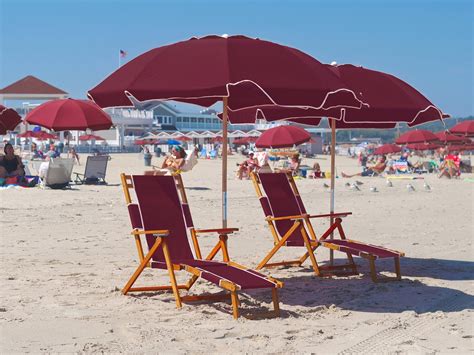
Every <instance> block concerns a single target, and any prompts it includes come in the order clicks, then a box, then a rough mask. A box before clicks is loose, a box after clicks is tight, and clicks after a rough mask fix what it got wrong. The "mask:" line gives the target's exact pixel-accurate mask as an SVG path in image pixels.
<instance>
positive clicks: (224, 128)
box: [222, 97, 228, 228]
mask: <svg viewBox="0 0 474 355" xmlns="http://www.w3.org/2000/svg"><path fill="white" fill-rule="evenodd" d="M222 105H223V109H222V112H223V115H222V228H227V119H228V118H227V97H223V98H222Z"/></svg>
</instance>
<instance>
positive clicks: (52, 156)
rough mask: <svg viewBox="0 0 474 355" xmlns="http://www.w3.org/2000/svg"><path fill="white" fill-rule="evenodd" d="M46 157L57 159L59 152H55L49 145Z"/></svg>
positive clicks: (53, 147) (52, 146) (52, 145)
mask: <svg viewBox="0 0 474 355" xmlns="http://www.w3.org/2000/svg"><path fill="white" fill-rule="evenodd" d="M46 155H47V156H48V157H50V158H57V157H59V156H60V154H59V152H58V151H57V150H56V147H55V146H54V144H50V145H49V150H48V151H47V152H46Z"/></svg>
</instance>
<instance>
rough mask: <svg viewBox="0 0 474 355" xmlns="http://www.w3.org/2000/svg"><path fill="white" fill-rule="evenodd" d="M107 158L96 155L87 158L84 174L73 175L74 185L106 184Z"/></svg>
mask: <svg viewBox="0 0 474 355" xmlns="http://www.w3.org/2000/svg"><path fill="white" fill-rule="evenodd" d="M108 161H109V156H107V155H97V156H89V157H87V162H86V168H85V170H84V174H81V173H74V174H75V175H76V178H75V183H76V184H91V185H98V184H107V182H106V181H105V174H106V172H107V162H108Z"/></svg>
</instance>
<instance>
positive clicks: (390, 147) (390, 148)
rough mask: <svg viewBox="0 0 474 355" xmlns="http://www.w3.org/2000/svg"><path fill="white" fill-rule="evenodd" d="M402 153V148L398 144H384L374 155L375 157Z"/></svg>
mask: <svg viewBox="0 0 474 355" xmlns="http://www.w3.org/2000/svg"><path fill="white" fill-rule="evenodd" d="M401 151H402V148H400V147H399V146H398V145H396V144H384V145H382V146H380V147H378V148H377V149H375V151H374V154H375V155H384V154H391V153H399V152H401Z"/></svg>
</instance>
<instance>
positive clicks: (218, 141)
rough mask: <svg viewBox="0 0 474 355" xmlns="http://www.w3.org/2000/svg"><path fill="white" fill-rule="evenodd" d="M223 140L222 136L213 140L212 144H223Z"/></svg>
mask: <svg viewBox="0 0 474 355" xmlns="http://www.w3.org/2000/svg"><path fill="white" fill-rule="evenodd" d="M222 141H223V139H222V136H217V137H214V138H212V139H211V142H212V143H222Z"/></svg>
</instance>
